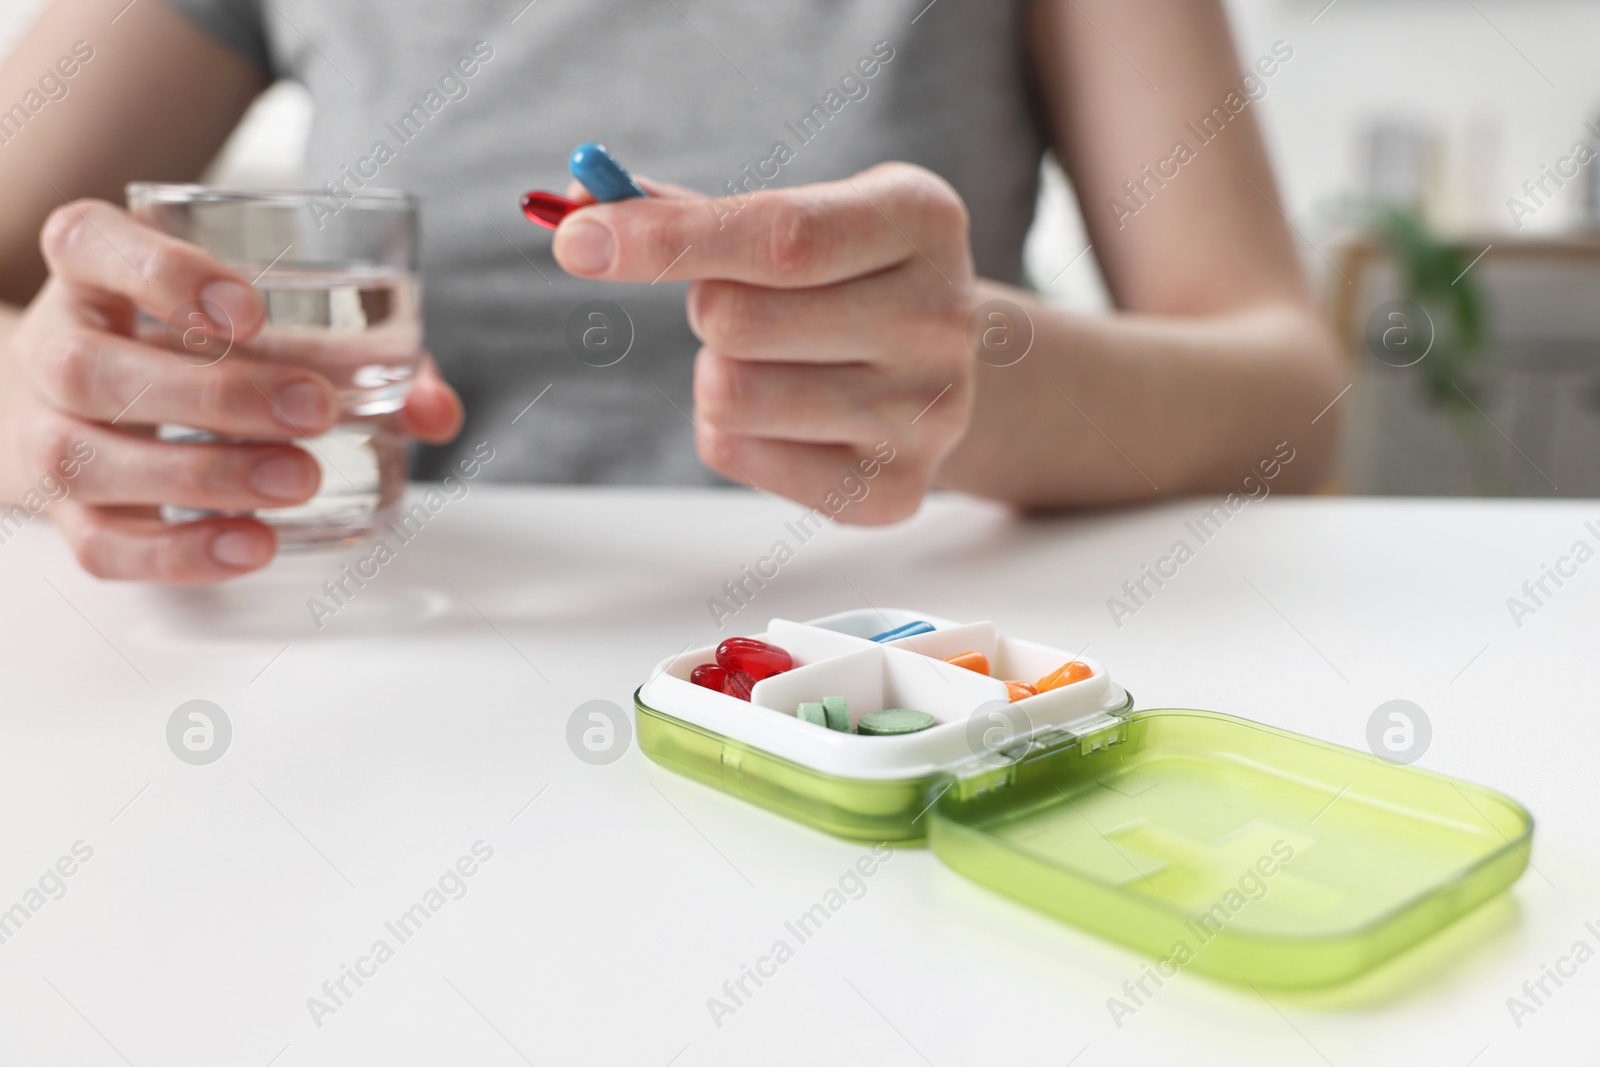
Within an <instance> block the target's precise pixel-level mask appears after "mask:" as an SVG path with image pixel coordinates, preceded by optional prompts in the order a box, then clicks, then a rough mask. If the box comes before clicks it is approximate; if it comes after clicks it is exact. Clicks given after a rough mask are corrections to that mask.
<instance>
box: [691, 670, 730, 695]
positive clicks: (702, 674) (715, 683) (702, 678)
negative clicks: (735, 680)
mask: <svg viewBox="0 0 1600 1067" xmlns="http://www.w3.org/2000/svg"><path fill="white" fill-rule="evenodd" d="M727 680H728V672H727V671H726V670H725V669H723V668H721V667H719V666H717V665H716V664H715V663H702V664H700V666H698V667H696V668H695V669H694V670H692V671H690V672H689V681H691V682H693V683H694V684H695V685H702V686H705V687H706V688H707V689H715V690H716V691H717V692H719V693H720V692H722V686H723V683H725V682H726V681H727Z"/></svg>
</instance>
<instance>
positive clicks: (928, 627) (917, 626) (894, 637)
mask: <svg viewBox="0 0 1600 1067" xmlns="http://www.w3.org/2000/svg"><path fill="white" fill-rule="evenodd" d="M931 633H933V623H931V622H923V621H922V620H921V619H918V620H917V621H916V622H908V623H906V624H905V625H904V626H896V627H895V628H894V629H892V630H885V631H883V633H881V634H877V635H875V636H874V637H873V638H872V639H873V640H874V641H877V642H879V643H880V644H881V643H882V642H884V641H898V640H900V639H901V638H902V637H911V636H913V635H915V634H931Z"/></svg>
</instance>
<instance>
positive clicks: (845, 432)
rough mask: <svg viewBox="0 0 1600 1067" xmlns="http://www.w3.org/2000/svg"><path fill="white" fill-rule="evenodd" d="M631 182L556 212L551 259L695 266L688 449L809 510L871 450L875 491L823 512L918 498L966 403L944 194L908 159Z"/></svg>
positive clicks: (885, 518)
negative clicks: (691, 186)
mask: <svg viewBox="0 0 1600 1067" xmlns="http://www.w3.org/2000/svg"><path fill="white" fill-rule="evenodd" d="M642 184H644V185H645V186H646V188H648V189H649V191H650V192H651V193H652V194H653V195H652V197H651V198H649V199H645V200H626V201H621V202H618V203H610V204H596V205H594V206H592V207H587V208H584V209H583V210H581V211H575V212H573V213H572V214H571V215H569V216H568V217H567V218H566V219H565V220H564V221H563V222H562V224H561V227H560V229H558V230H557V231H556V238H555V246H554V251H555V256H556V261H557V262H558V263H559V264H560V265H561V266H562V268H563V269H565V270H566V271H568V272H569V273H571V274H575V275H577V276H579V277H584V278H596V279H603V280H606V281H625V282H659V281H681V280H684V279H692V280H693V285H691V286H690V288H689V299H688V311H689V324H690V326H691V327H692V328H693V329H694V332H695V334H696V336H698V337H699V338H700V341H701V342H702V346H703V347H702V348H701V349H700V353H699V356H698V357H697V358H696V361H695V372H694V396H695V415H694V418H695V428H696V430H697V431H698V443H699V451H700V458H701V459H702V461H704V462H705V464H706V465H707V466H709V467H711V468H712V469H713V470H715V471H717V472H719V473H721V474H723V475H725V476H727V477H729V478H733V479H736V480H738V481H742V482H745V483H747V484H749V485H753V486H756V487H758V488H761V489H765V490H769V491H771V492H774V493H779V494H782V495H783V496H786V497H789V498H790V499H793V500H796V501H799V502H800V503H802V504H807V505H810V506H813V507H816V506H822V505H823V503H824V501H825V500H826V498H827V497H828V495H829V494H830V493H831V494H834V495H835V498H836V499H837V498H842V497H845V496H852V497H853V496H854V494H853V493H849V492H847V489H846V488H842V485H843V486H845V487H848V486H851V485H853V484H855V483H854V482H846V481H845V479H846V478H849V477H854V478H855V479H857V480H859V479H860V477H861V476H862V473H863V471H865V470H867V469H869V468H868V467H867V466H864V464H869V463H870V464H873V465H874V466H873V467H872V468H871V469H873V470H874V474H875V477H874V480H873V483H872V488H871V492H870V493H868V494H866V495H864V496H861V497H859V498H857V499H853V501H852V503H851V504H850V506H849V507H845V508H843V509H842V511H841V510H837V509H836V508H833V507H829V508H828V510H829V512H830V513H834V514H836V517H838V518H839V519H841V520H842V521H845V522H857V523H880V522H893V521H895V520H898V519H902V518H905V517H906V516H908V515H910V514H912V513H913V512H914V511H916V509H917V506H918V505H919V504H920V503H921V502H922V498H923V496H924V495H925V494H926V493H927V491H928V489H929V487H930V485H931V484H932V482H933V478H934V475H935V473H936V471H937V470H938V468H939V464H940V462H941V461H942V460H943V459H944V457H945V456H946V455H947V454H948V453H949V452H950V451H951V450H952V449H953V448H954V447H955V446H956V444H957V443H958V442H959V441H960V440H961V438H962V436H963V434H965V433H966V430H967V425H968V421H969V419H970V417H971V412H972V404H973V393H974V380H975V370H974V365H975V362H976V361H975V359H974V356H973V353H972V351H971V350H970V349H969V348H968V346H967V340H966V330H967V319H968V316H969V315H970V314H971V312H972V310H973V307H974V305H975V303H976V299H975V296H974V291H975V279H974V272H973V266H972V253H971V249H970V248H969V246H968V242H967V212H966V208H965V206H964V205H963V204H962V202H961V198H960V197H959V196H958V195H957V194H956V192H955V191H954V190H953V189H951V188H950V186H949V184H948V183H946V182H945V181H944V180H943V179H941V178H939V177H938V176H937V175H934V174H933V173H931V172H929V171H927V170H924V169H922V168H921V167H915V166H912V165H910V164H905V163H888V164H883V165H881V166H877V167H873V168H872V169H870V170H867V171H863V172H862V173H860V174H858V175H856V176H855V177H853V178H849V179H846V180H844V181H839V182H829V183H826V184H821V185H809V186H803V187H800V188H794V189H777V190H771V191H761V192H757V193H754V194H753V195H749V196H744V197H739V198H734V197H729V198H725V199H719V200H709V199H706V198H704V197H700V196H697V195H696V194H693V193H690V192H688V191H686V190H682V189H676V188H673V187H670V186H663V185H660V184H658V183H652V182H648V181H643V182H642ZM885 443H886V447H885ZM885 456H892V459H890V460H887V461H885ZM879 461H883V462H881V463H880V462H879Z"/></svg>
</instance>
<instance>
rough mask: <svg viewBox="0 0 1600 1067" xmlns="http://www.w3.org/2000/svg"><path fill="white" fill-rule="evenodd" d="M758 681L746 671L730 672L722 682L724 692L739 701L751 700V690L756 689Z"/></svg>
mask: <svg viewBox="0 0 1600 1067" xmlns="http://www.w3.org/2000/svg"><path fill="white" fill-rule="evenodd" d="M755 684H756V680H755V679H754V678H752V677H750V676H749V675H748V674H746V673H745V672H744V671H728V672H727V676H726V677H725V678H724V679H723V681H722V691H723V692H724V693H727V694H728V695H729V696H731V697H736V698H738V699H739V700H749V699H750V690H751V689H753V688H755Z"/></svg>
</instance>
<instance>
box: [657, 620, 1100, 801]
mask: <svg viewBox="0 0 1600 1067" xmlns="http://www.w3.org/2000/svg"><path fill="white" fill-rule="evenodd" d="M913 619H922V620H925V621H926V622H928V623H930V624H931V625H933V626H934V627H935V629H934V630H933V631H932V632H930V633H925V634H918V635H916V636H913V637H906V638H901V639H900V640H898V641H894V642H890V643H886V644H878V643H876V642H874V641H872V640H870V637H871V635H873V634H876V633H881V632H883V631H885V630H888V629H890V628H893V627H895V626H899V625H901V624H903V623H905V622H908V621H911V620H913ZM748 636H751V637H755V638H758V639H760V640H763V641H767V642H770V643H771V644H774V645H777V646H778V647H779V648H782V649H784V650H786V651H787V652H788V653H789V654H790V655H791V656H793V657H794V661H795V666H794V667H793V668H792V669H791V670H789V671H786V672H784V673H782V674H777V675H773V676H772V677H770V678H764V679H762V680H761V681H759V682H757V683H756V685H755V688H754V689H753V691H752V692H751V699H750V701H749V702H748V703H747V702H745V701H743V700H739V699H737V698H735V697H730V696H728V695H726V694H724V693H719V692H716V691H715V690H711V689H707V688H705V687H704V686H698V685H695V684H694V683H693V682H691V681H689V673H690V672H691V671H692V670H694V668H695V667H696V666H698V665H700V664H702V663H711V662H714V660H715V653H716V648H715V646H707V647H705V648H699V649H692V650H690V651H687V652H684V653H682V654H680V655H677V656H673V657H671V658H669V659H666V660H663V661H662V662H661V663H660V664H659V665H658V666H657V667H656V670H655V671H654V672H653V674H652V675H651V678H650V680H649V681H648V682H646V683H645V685H644V686H643V687H642V689H641V690H640V693H639V698H640V699H641V700H642V701H643V702H644V703H645V704H647V705H649V706H650V707H652V708H655V709H656V710H657V711H661V712H664V713H665V714H667V715H671V716H673V717H674V718H677V719H680V720H682V721H684V722H687V723H690V724H692V725H695V726H698V727H701V728H703V729H705V730H709V731H712V732H714V733H717V734H720V735H722V736H724V737H727V738H729V739H730V740H734V741H739V742H742V743H744V744H747V745H752V746H755V747H757V748H761V749H764V750H765V751H767V752H770V753H772V754H773V755H775V756H779V757H781V758H783V759H786V760H789V761H791V762H793V763H797V764H800V765H802V766H805V767H809V768H811V769H813V770H816V771H819V772H821V773H824V774H833V775H840V776H844V777H850V778H871V779H897V778H918V777H922V776H924V775H927V774H930V773H933V772H936V771H940V770H943V769H946V768H950V767H954V766H957V765H960V764H963V763H968V762H970V761H972V760H974V759H976V758H978V757H979V756H981V755H982V754H983V753H984V752H985V751H986V746H987V745H989V744H990V743H992V742H993V740H994V738H995V737H997V736H998V737H1000V738H1002V739H1003V740H1004V743H1005V744H1008V745H1009V744H1014V743H1016V742H1018V741H1020V740H1023V739H1024V738H1026V737H1029V736H1033V735H1036V734H1039V733H1042V732H1046V731H1051V730H1055V729H1058V728H1061V727H1070V726H1072V725H1074V724H1077V723H1082V722H1086V721H1088V720H1090V719H1093V718H1095V717H1096V716H1098V715H1102V714H1105V713H1106V712H1110V711H1115V710H1117V709H1119V708H1121V707H1123V706H1124V705H1125V704H1126V703H1127V693H1126V692H1125V691H1124V690H1123V689H1122V687H1121V686H1118V685H1116V684H1115V683H1114V682H1112V680H1111V678H1110V676H1109V675H1108V674H1107V673H1106V671H1105V668H1104V667H1102V666H1101V665H1100V664H1099V663H1097V662H1095V661H1094V660H1092V659H1089V658H1087V657H1084V656H1075V655H1072V654H1071V653H1068V652H1064V651H1062V650H1060V649H1054V648H1048V647H1046V646H1044V645H1038V644H1034V643H1033V642H1030V641H1021V640H1018V639H1016V638H1010V637H1005V636H1003V635H1001V634H1000V633H999V632H998V630H997V629H996V628H995V625H994V624H993V623H992V622H976V623H968V624H958V623H954V622H950V621H949V620H946V619H940V618H937V617H935V616H931V615H923V614H919V613H916V612H911V611H906V610H904V609H885V610H884V611H882V612H878V611H857V612H845V613H843V614H840V615H830V616H827V617H826V618H822V619H817V620H814V621H812V622H809V623H801V622H792V621H789V620H787V619H773V620H772V621H771V623H770V624H769V625H768V627H767V629H766V630H765V631H763V632H762V633H758V634H750V635H748ZM966 651H976V652H981V653H983V654H984V655H985V656H986V657H988V659H989V663H990V669H991V671H992V672H993V675H994V676H993V677H986V676H984V675H981V674H978V673H977V672H975V671H969V670H966V669H965V668H962V667H956V666H953V665H951V664H948V663H945V662H943V660H944V659H945V658H946V657H948V656H953V655H956V654H957V653H960V652H966ZM1068 660H1078V661H1079V662H1082V663H1084V664H1087V665H1088V666H1089V667H1090V668H1091V669H1092V671H1093V674H1092V675H1091V676H1090V677H1088V678H1086V679H1084V680H1083V681H1080V682H1074V683H1073V684H1071V685H1067V686H1063V687H1061V688H1059V689H1053V690H1050V691H1048V692H1045V693H1040V694H1039V695H1038V696H1034V697H1029V698H1028V699H1026V700H1021V701H1018V702H1017V703H1015V704H1008V702H1007V695H1006V687H1005V683H1004V681H1003V679H1012V680H1017V681H1026V682H1030V683H1031V682H1035V681H1037V680H1038V679H1039V678H1041V677H1043V676H1044V675H1046V674H1048V673H1049V672H1050V671H1053V670H1055V669H1056V668H1057V667H1059V666H1061V665H1062V664H1063V663H1066V662H1067V661H1068ZM825 696H842V697H844V698H845V700H846V701H847V702H848V703H849V705H850V718H851V722H852V723H854V722H856V721H858V720H859V719H860V718H861V716H863V715H865V714H867V713H869V712H873V711H878V710H880V709H882V708H886V707H900V708H915V709H917V710H919V711H925V712H927V713H929V714H930V715H932V716H933V717H934V718H935V719H936V720H938V725H936V726H933V727H931V728H929V729H927V730H923V731H920V732H918V733H914V734H905V735H903V736H898V737H871V736H862V735H859V734H847V733H842V732H840V731H836V730H829V729H826V728H824V727H820V726H814V725H812V724H811V723H807V722H802V721H801V720H799V719H797V718H795V714H794V713H795V708H796V706H797V705H798V704H800V703H801V702H802V701H808V700H821V699H822V698H823V697H825ZM1002 710H1004V711H1005V712H1006V720H1005V721H1006V726H1005V729H1003V730H998V731H997V730H992V729H989V723H988V721H987V720H989V719H990V718H991V717H993V724H994V725H999V724H1000V723H1001V721H1002V720H1000V719H999V718H998V716H996V715H995V714H994V713H997V712H999V711H1002ZM980 713H982V714H980ZM975 717H976V718H977V721H976V722H975V721H974V718H975Z"/></svg>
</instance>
